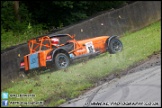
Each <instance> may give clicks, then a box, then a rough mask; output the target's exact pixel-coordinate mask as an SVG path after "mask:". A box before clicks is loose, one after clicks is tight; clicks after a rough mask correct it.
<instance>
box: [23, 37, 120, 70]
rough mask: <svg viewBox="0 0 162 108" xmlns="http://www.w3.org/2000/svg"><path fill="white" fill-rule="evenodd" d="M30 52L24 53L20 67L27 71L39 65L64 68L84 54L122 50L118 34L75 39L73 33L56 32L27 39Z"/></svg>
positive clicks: (39, 66)
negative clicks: (55, 33)
mask: <svg viewBox="0 0 162 108" xmlns="http://www.w3.org/2000/svg"><path fill="white" fill-rule="evenodd" d="M28 47H29V51H30V54H28V55H25V56H24V59H23V61H22V62H21V63H20V69H21V70H24V71H29V70H32V69H36V68H41V67H50V66H52V67H55V68H56V69H64V68H66V67H68V66H69V64H70V63H71V61H73V60H75V59H77V58H82V57H86V56H92V55H98V54H101V53H105V52H107V51H108V52H109V53H110V54H115V53H117V52H120V51H122V49H123V45H122V42H121V41H120V40H119V39H118V36H99V37H94V38H89V39H84V40H75V35H69V34H57V35H48V36H41V37H39V38H34V39H31V40H29V41H28Z"/></svg>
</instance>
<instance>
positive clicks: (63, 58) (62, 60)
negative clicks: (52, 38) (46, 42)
mask: <svg viewBox="0 0 162 108" xmlns="http://www.w3.org/2000/svg"><path fill="white" fill-rule="evenodd" d="M54 62H55V67H56V68H57V69H65V68H66V67H68V66H69V64H70V59H69V57H68V56H67V55H66V54H64V53H58V54H57V55H56V56H55V59H54Z"/></svg>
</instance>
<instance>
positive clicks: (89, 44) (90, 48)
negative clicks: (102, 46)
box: [85, 41, 95, 53]
mask: <svg viewBox="0 0 162 108" xmlns="http://www.w3.org/2000/svg"><path fill="white" fill-rule="evenodd" d="M85 46H86V49H87V52H88V53H93V52H95V49H94V46H93V43H92V41H91V42H87V43H85Z"/></svg>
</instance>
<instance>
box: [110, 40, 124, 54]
mask: <svg viewBox="0 0 162 108" xmlns="http://www.w3.org/2000/svg"><path fill="white" fill-rule="evenodd" d="M122 49H123V44H122V42H121V41H120V40H119V39H117V38H113V39H111V41H110V43H109V46H108V50H109V53H110V54H115V53H117V52H120V51H122Z"/></svg>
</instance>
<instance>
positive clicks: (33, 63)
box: [29, 53, 39, 69]
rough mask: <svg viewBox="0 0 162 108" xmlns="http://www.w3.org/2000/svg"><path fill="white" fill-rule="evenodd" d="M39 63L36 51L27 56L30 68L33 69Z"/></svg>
mask: <svg viewBox="0 0 162 108" xmlns="http://www.w3.org/2000/svg"><path fill="white" fill-rule="evenodd" d="M38 67H39V64H38V53H35V54H32V55H30V56H29V68H30V69H34V68H38Z"/></svg>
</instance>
